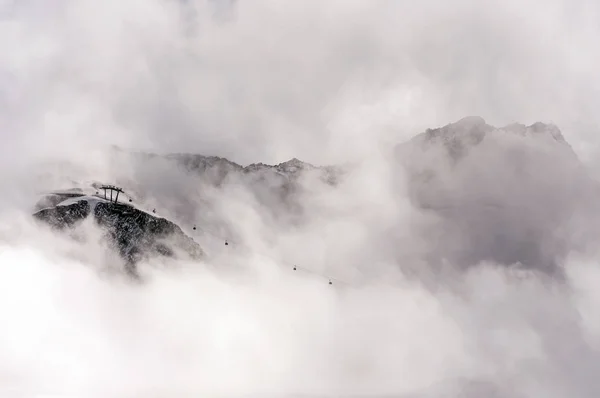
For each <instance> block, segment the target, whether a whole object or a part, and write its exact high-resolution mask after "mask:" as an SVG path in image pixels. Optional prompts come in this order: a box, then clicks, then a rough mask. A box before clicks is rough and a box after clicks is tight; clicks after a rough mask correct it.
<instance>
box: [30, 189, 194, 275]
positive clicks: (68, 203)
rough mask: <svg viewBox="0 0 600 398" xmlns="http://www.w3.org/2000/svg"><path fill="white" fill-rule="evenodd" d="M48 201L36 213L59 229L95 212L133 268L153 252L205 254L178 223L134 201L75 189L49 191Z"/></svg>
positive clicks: (181, 255) (187, 255)
mask: <svg viewBox="0 0 600 398" xmlns="http://www.w3.org/2000/svg"><path fill="white" fill-rule="evenodd" d="M59 199H62V200H59ZM47 204H49V206H47V207H44V208H42V209H39V210H37V211H36V212H35V213H34V214H33V216H34V217H35V218H36V219H38V220H40V221H43V222H45V223H47V224H49V225H50V226H51V227H53V228H56V229H58V230H66V229H70V228H75V227H77V225H78V224H79V223H81V222H82V221H83V220H85V219H86V218H88V217H89V216H93V217H94V220H95V221H96V223H97V224H98V226H99V227H101V228H102V229H103V230H104V231H105V232H106V237H107V239H108V241H109V245H110V246H111V247H113V248H114V249H115V250H117V251H118V253H119V254H120V255H121V256H122V257H123V259H124V260H125V261H126V263H127V265H128V269H129V270H130V271H131V270H133V269H134V267H135V264H137V263H138V262H139V261H141V260H143V259H147V258H150V257H153V256H165V257H171V258H190V259H194V260H197V259H200V258H202V257H203V255H204V253H203V251H202V248H201V247H200V245H198V244H197V243H196V242H195V241H194V240H193V239H192V238H190V237H189V236H187V235H186V234H185V233H184V232H183V231H182V230H181V228H180V227H179V226H177V225H176V224H175V223H173V222H171V221H169V220H166V219H164V218H160V217H156V216H154V215H152V214H149V213H147V212H145V211H142V210H140V209H137V208H136V207H134V206H132V205H131V204H127V203H121V202H114V201H112V202H111V201H108V200H104V199H103V198H101V197H99V196H85V195H83V194H79V196H77V195H76V194H75V193H52V194H49V195H47V196H46V197H44V198H43V199H42V201H41V202H40V205H47ZM38 207H40V206H39V205H38Z"/></svg>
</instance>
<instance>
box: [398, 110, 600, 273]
mask: <svg viewBox="0 0 600 398" xmlns="http://www.w3.org/2000/svg"><path fill="white" fill-rule="evenodd" d="M396 155H397V159H398V162H399V163H400V164H401V165H402V168H403V170H405V171H406V173H407V177H408V184H407V188H408V193H409V196H410V199H411V201H412V203H413V204H414V205H415V206H416V207H418V208H420V209H423V210H425V211H427V212H430V213H433V214H435V215H436V216H437V217H438V219H439V220H440V221H439V222H438V223H435V224H434V225H433V226H432V227H431V228H429V229H427V230H426V231H421V233H423V234H425V235H427V236H428V237H429V239H431V241H432V242H435V243H432V244H431V246H430V252H429V253H428V256H429V257H430V259H431V260H432V261H437V262H442V261H446V260H449V261H451V262H453V263H460V264H464V265H467V266H468V265H469V264H477V263H480V262H482V261H492V262H494V263H499V264H505V265H513V264H520V265H521V266H524V267H527V268H531V269H538V270H544V271H549V272H554V271H557V270H560V265H561V264H562V262H563V261H564V259H565V256H566V255H567V254H568V253H569V252H570V251H571V250H572V249H574V248H581V247H584V246H586V245H587V244H588V243H589V242H588V241H587V239H588V238H587V237H586V235H588V234H590V233H591V231H592V230H593V229H595V228H596V227H595V226H594V224H595V221H593V222H592V221H591V218H590V216H589V214H596V213H597V211H596V210H599V209H597V206H596V205H595V204H594V203H595V201H596V200H595V198H596V197H597V195H598V192H599V191H598V184H597V183H596V182H595V181H593V179H592V178H590V176H589V175H588V173H587V171H586V169H585V167H584V166H583V164H582V163H581V162H580V161H579V160H578V158H577V156H576V155H575V153H574V151H573V149H572V148H571V146H570V145H569V144H568V143H567V142H566V140H565V138H564V137H563V135H562V133H561V132H560V130H559V129H558V128H557V127H556V126H554V125H551V124H544V123H535V124H532V125H530V126H525V125H522V124H511V125H508V126H505V127H500V128H497V127H494V126H491V125H489V124H487V123H486V122H485V120H483V119H482V118H480V117H468V118H464V119H461V120H459V121H457V122H455V123H451V124H449V125H446V126H444V127H440V128H436V129H428V130H427V131H425V132H423V133H421V134H419V135H417V136H416V137H414V138H413V139H412V140H410V141H409V142H406V143H403V144H401V145H398V147H397V148H396ZM586 215H587V216H586ZM584 217H587V218H588V219H589V220H590V222H587V221H585V220H583V218H584ZM592 218H593V217H592ZM594 234H595V232H594ZM590 236H591V235H590Z"/></svg>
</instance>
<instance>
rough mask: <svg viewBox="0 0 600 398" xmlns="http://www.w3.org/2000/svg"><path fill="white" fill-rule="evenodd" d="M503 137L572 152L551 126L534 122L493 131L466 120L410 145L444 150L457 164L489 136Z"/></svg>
mask: <svg viewBox="0 0 600 398" xmlns="http://www.w3.org/2000/svg"><path fill="white" fill-rule="evenodd" d="M505 133H509V134H515V135H518V136H521V137H530V138H535V139H543V140H545V141H546V142H556V143H558V144H561V145H564V147H565V148H568V149H569V150H571V151H572V148H571V146H570V145H569V144H568V143H567V141H566V140H565V138H564V136H563V135H562V132H561V131H560V129H559V128H558V127H557V126H556V125H554V124H548V123H543V122H536V123H533V124H531V125H529V126H527V125H524V124H521V123H512V124H508V125H506V126H504V127H495V126H492V125H490V124H488V123H487V122H486V121H485V119H483V118H482V117H480V116H467V117H464V118H462V119H460V120H458V121H456V122H453V123H449V124H447V125H445V126H443V127H438V128H434V129H427V130H426V131H425V132H423V133H421V134H418V135H417V136H415V137H414V138H413V139H412V140H410V144H413V145H414V144H417V145H418V146H420V147H421V148H423V149H427V148H431V147H439V146H440V145H442V146H443V147H445V148H446V149H447V150H448V153H449V154H450V156H451V158H452V159H454V160H458V159H459V158H461V157H462V156H464V155H465V153H466V152H467V151H468V150H469V148H471V147H474V146H477V145H479V144H480V143H481V142H482V141H483V140H484V139H485V138H486V137H487V136H488V135H489V134H505ZM402 145H403V144H401V145H400V146H402Z"/></svg>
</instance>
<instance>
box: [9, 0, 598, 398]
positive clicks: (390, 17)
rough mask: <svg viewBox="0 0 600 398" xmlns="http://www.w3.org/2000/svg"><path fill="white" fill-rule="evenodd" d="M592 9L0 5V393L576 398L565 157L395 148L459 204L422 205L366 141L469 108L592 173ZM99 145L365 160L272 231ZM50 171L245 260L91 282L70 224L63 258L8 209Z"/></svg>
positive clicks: (39, 1)
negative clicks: (173, 220)
mask: <svg viewBox="0 0 600 398" xmlns="http://www.w3.org/2000/svg"><path fill="white" fill-rule="evenodd" d="M599 21H600V3H598V2H597V1H595V0H546V1H541V0H539V1H534V0H530V1H527V0H505V1H486V2H484V1H477V0H454V1H447V0H446V1H444V0H422V1H418V2H415V1H410V2H409V1H400V0H362V1H359V0H326V1H323V0H297V1H292V0H287V1H286V0H237V1H227V2H225V1H219V0H213V1H201V0H186V1H183V0H181V1H176V0H105V1H97V0H19V1H11V0H0V183H6V185H4V187H5V188H4V191H3V195H1V196H0V221H1V222H0V319H3V320H4V324H3V327H2V328H0V393H1V392H3V390H2V388H4V389H5V391H6V390H12V391H15V392H20V393H24V394H25V396H27V394H26V393H28V392H29V393H31V394H30V395H35V393H42V392H45V393H51V392H55V393H57V394H59V393H63V394H66V393H70V392H74V393H80V395H83V396H93V395H94V394H97V395H99V396H103V397H106V396H111V395H109V393H110V392H111V391H112V392H114V393H115V394H114V395H112V396H119V397H129V396H136V394H137V396H139V395H140V394H141V395H143V396H149V392H153V393H156V394H159V393H164V394H165V396H169V397H172V396H174V395H176V393H177V392H182V393H183V392H187V393H189V392H192V393H199V392H203V393H206V392H210V393H214V392H215V391H216V392H235V393H240V392H241V393H248V392H255V391H258V392H265V391H266V392H275V393H281V394H283V393H287V394H290V393H294V392H301V393H315V392H326V393H333V394H342V393H365V394H375V393H394V394H401V393H411V394H414V395H411V396H416V397H432V396H436V397H437V396H441V392H444V393H447V395H448V396H450V397H468V398H482V397H487V396H496V397H502V398H514V397H535V398H538V397H543V398H565V397H578V398H579V397H582V398H583V397H585V398H596V397H598V396H599V395H600V383H599V382H598V377H597V370H598V369H599V368H600V356H599V355H598V349H597V348H598V347H600V317H599V316H598V311H597V309H598V307H599V306H600V295H598V288H597V287H598V286H599V285H600V272H599V271H598V261H597V259H598V253H599V252H600V249H599V245H598V242H599V241H600V239H599V238H598V236H600V235H599V233H598V231H600V218H599V217H598V214H600V210H598V205H597V203H600V202H599V201H597V200H596V198H597V193H596V192H597V185H596V184H595V183H594V182H593V181H592V180H590V179H589V178H588V175H587V174H586V173H582V169H581V167H580V165H579V164H577V163H574V162H573V161H572V160H573V159H572V157H570V156H565V152H564V151H563V149H564V148H563V147H562V146H555V147H552V149H548V148H546V147H544V146H543V145H537V142H536V141H527V140H525V139H522V138H520V137H517V136H510V137H508V136H502V137H494V138H492V139H490V140H486V141H485V142H484V143H483V144H482V145H480V146H479V147H478V149H477V150H474V151H473V153H472V154H470V155H469V157H467V158H465V159H464V160H463V161H462V163H460V165H459V166H457V167H454V168H450V167H448V164H447V163H445V162H444V159H443V158H442V157H441V156H442V155H441V154H440V153H439V152H435V151H433V152H432V153H430V154H429V155H428V156H422V157H421V156H420V155H421V154H419V155H418V156H416V158H417V160H422V161H423V163H424V164H425V166H431V167H433V168H434V169H436V171H437V172H439V175H438V179H437V180H434V182H432V183H431V184H424V185H423V186H421V188H423V189H424V191H425V192H424V193H425V194H427V195H430V197H432V198H434V199H436V200H437V201H438V202H441V204H442V205H444V204H448V203H450V204H453V205H456V206H455V208H454V209H451V210H452V212H445V213H444V211H440V212H439V213H432V212H428V213H424V212H422V211H420V210H419V209H417V208H415V206H414V203H411V202H410V201H409V198H408V194H409V193H410V191H411V190H410V189H407V187H408V188H412V186H410V184H406V180H405V179H404V174H403V173H402V172H400V171H399V168H398V166H397V164H395V163H392V162H388V160H389V159H387V158H385V156H379V155H382V153H383V152H379V150H380V149H381V147H382V146H383V147H384V148H385V147H388V148H389V147H390V146H391V145H393V144H395V143H398V142H401V141H403V140H406V139H408V138H410V137H412V136H413V135H415V134H416V133H419V132H421V131H423V130H425V129H426V128H428V127H437V126H441V125H445V124H447V123H450V122H453V121H456V120H458V119H460V118H462V117H464V116H468V115H480V116H482V117H483V118H485V119H486V120H487V122H488V123H490V124H494V125H497V126H500V125H504V124H508V123H512V122H522V123H526V124H531V123H533V122H536V121H545V122H553V123H555V124H557V125H558V126H559V127H560V128H561V130H562V131H563V133H564V136H565V138H566V139H567V140H568V141H569V142H570V143H571V144H572V145H573V146H574V148H575V150H576V151H577V153H578V154H579V155H580V156H581V157H582V158H583V159H584V160H585V161H586V162H588V164H589V165H591V166H594V167H595V166H596V165H600V163H599V162H597V161H596V158H597V157H598V154H600V138H599V137H600V135H598V133H600V129H599V127H598V126H600V113H599V112H598V111H597V109H599V106H600V75H599V74H598V70H600V46H599V45H598V38H599V37H600V36H599V33H600V24H599ZM111 145H119V146H122V147H126V148H131V149H143V150H148V151H154V152H161V153H164V152H193V153H201V154H205V155H220V156H226V157H228V158H229V159H231V160H234V161H236V162H239V163H242V164H247V163H251V162H267V163H277V162H281V161H285V160H288V159H290V158H292V157H296V158H300V159H302V160H306V161H309V162H312V163H317V164H331V163H341V162H348V161H355V160H358V159H361V158H364V157H368V159H369V161H368V162H364V163H360V167H358V168H357V169H356V170H355V172H354V173H353V174H351V175H350V177H348V178H347V179H346V180H344V182H343V183H342V184H340V186H339V187H337V188H336V189H331V188H330V187H325V186H324V185H323V184H320V185H319V184H316V183H315V184H305V185H306V186H304V188H306V189H305V191H303V192H304V194H303V195H304V196H301V199H302V201H301V205H302V210H303V212H304V216H305V220H304V222H303V224H301V226H299V227H298V226H295V227H294V228H292V227H290V226H289V225H284V226H283V227H282V226H281V224H285V223H284V221H285V220H275V218H276V217H273V216H272V214H270V213H269V211H270V210H269V209H271V207H270V206H269V205H277V204H278V203H261V202H260V201H259V200H258V199H256V198H255V197H254V196H253V195H252V194H251V193H250V191H247V190H245V189H244V187H243V186H241V185H239V184H237V185H236V184H225V185H224V187H223V188H222V189H221V190H214V189H211V188H207V187H201V186H200V184H199V183H198V180H197V179H195V177H194V176H192V175H183V174H182V173H181V170H178V169H176V168H174V167H172V165H171V166H165V165H164V164H159V163H160V162H157V164H155V165H154V166H153V167H150V166H147V165H146V166H147V169H145V170H144V169H143V168H142V167H140V169H136V168H135V167H133V166H132V165H127V164H126V163H124V164H123V165H121V164H118V165H117V166H115V168H114V169H110V168H108V167H106V163H105V162H106V160H107V158H106V154H107V151H106V149H107V148H109V147H110V146H111ZM372 155H375V156H372ZM47 158H52V159H53V160H55V161H56V160H59V161H62V162H65V163H73V164H79V165H81V168H82V169H85V170H84V171H85V173H84V174H86V176H89V177H93V178H94V179H100V180H103V179H106V180H107V181H111V182H112V181H113V180H114V179H115V178H116V176H120V175H122V174H124V175H127V176H128V177H130V178H131V180H132V181H135V182H136V183H140V184H142V183H143V184H146V187H147V189H148V190H149V191H151V192H155V196H156V197H154V198H152V197H150V198H149V199H148V200H157V201H158V199H159V196H161V195H163V196H166V195H167V194H170V195H171V196H172V197H171V198H165V200H164V201H163V202H160V201H158V203H159V204H164V205H163V206H162V207H160V206H157V207H159V213H162V214H169V211H171V210H173V209H171V208H170V207H169V206H167V204H175V205H182V203H183V204H184V205H186V206H188V207H186V209H185V210H186V211H185V212H184V214H186V218H185V219H183V220H177V221H178V222H180V224H181V226H182V228H183V229H184V230H185V231H187V232H189V233H192V232H190V229H189V228H190V224H192V222H193V221H195V220H206V219H210V220H213V219H215V220H217V221H219V222H221V223H225V224H229V225H230V226H232V227H233V228H235V229H236V232H237V233H238V235H239V236H240V239H242V240H244V241H245V242H246V243H248V245H249V246H250V251H249V252H244V251H236V250H234V249H232V248H233V247H234V245H230V246H227V247H226V246H224V245H223V242H222V241H221V240H218V241H217V242H216V243H215V242H212V243H211V242H210V241H207V240H205V239H204V238H202V236H200V235H199V234H198V235H195V237H196V238H198V240H199V242H200V244H201V245H202V246H203V248H205V249H206V250H207V251H209V252H210V254H211V256H209V258H208V259H207V260H206V261H205V262H203V263H202V264H197V263H194V264H177V265H182V267H183V269H182V270H181V269H179V268H176V267H175V268H174V269H175V271H173V270H172V269H171V268H168V269H167V270H158V271H155V272H154V273H152V272H150V278H149V281H148V283H147V284H144V285H140V286H130V285H128V284H126V283H123V282H122V281H120V280H118V279H110V278H108V277H107V278H100V277H98V274H99V269H102V270H104V268H101V265H103V264H104V263H103V261H105V257H104V256H105V254H106V251H105V247H104V246H103V245H102V241H101V240H100V238H99V236H100V235H99V232H98V231H97V230H95V229H94V228H93V227H92V224H91V223H90V224H89V225H87V226H86V227H85V228H84V229H83V231H84V232H85V233H83V232H82V235H78V236H79V238H81V239H82V240H84V243H83V244H82V243H81V242H78V241H73V240H69V239H63V238H61V236H60V235H58V234H55V233H52V232H49V231H46V230H45V229H43V228H40V227H37V226H33V225H32V224H31V223H30V218H29V214H28V213H23V214H21V213H19V212H17V211H14V209H15V208H25V207H26V206H27V203H28V201H29V200H30V199H31V198H29V197H28V196H27V195H26V194H25V193H24V191H25V189H23V192H18V193H17V192H16V189H17V188H19V189H20V188H24V187H25V186H26V185H28V184H27V182H28V181H30V179H31V175H32V172H31V169H30V168H29V166H31V164H33V163H35V162H40V161H43V160H46V159H47ZM148 164H149V163H148ZM417 166H419V163H417ZM118 168H120V169H121V170H117V172H115V173H114V174H111V173H112V172H114V171H115V169H118ZM64 170H68V168H65V169H64ZM449 170H451V171H449ZM44 171H46V172H48V175H47V176H46V178H47V179H48V181H50V182H52V181H54V180H52V179H53V178H61V177H65V178H66V177H68V176H69V175H68V174H69V173H68V172H67V171H65V172H64V173H62V172H61V171H60V169H52V168H45V169H44ZM119 172H122V173H121V174H119ZM63 174H64V175H63ZM436 184H437V185H436ZM15 187H17V188H15ZM61 187H62V185H61ZM30 188H31V187H30ZM417 188H418V187H417ZM9 190H12V191H15V194H14V195H9V194H8V191H9ZM200 190H203V191H202V194H205V195H204V196H201V195H199V191H200ZM159 193H160V195H159ZM151 195H152V194H151ZM151 195H150V196H151ZM9 196H10V199H7V197H9ZM266 196H267V198H272V197H276V196H277V195H275V194H274V195H272V196H269V195H266ZM205 199H206V200H207V201H208V200H212V202H211V203H212V204H213V205H214V206H213V207H209V206H207V205H206V202H204V201H203V200H205ZM481 199H485V200H488V201H489V202H492V203H493V204H494V205H495V207H494V208H491V209H490V208H487V207H485V206H480V204H481V203H477V200H479V201H481ZM9 200H10V201H12V202H11V203H12V204H15V206H14V207H11V206H7V203H8V202H9ZM267 202H268V201H267ZM173 207H175V206H173ZM498 209H500V210H498ZM174 213H175V211H173V214H174ZM269 217H271V218H269ZM282 218H285V217H282ZM88 227H89V228H88ZM86 228H88V229H89V230H88V229H86ZM84 238H85V239H84ZM261 250H266V251H268V254H270V257H269V256H267V257H265V256H262V255H261V254H260V251H261ZM432 259H433V260H432ZM482 259H487V261H483V263H480V262H479V261H480V260H482ZM522 259H530V260H531V264H533V268H536V267H537V268H538V271H541V272H540V274H542V276H531V275H530V276H529V277H527V275H523V274H521V273H517V275H515V274H514V273H513V268H512V267H511V266H512V265H514V264H512V262H513V261H515V260H522ZM109 260H110V257H109ZM430 260H431V261H430ZM447 260H449V261H450V263H452V264H450V265H452V266H456V267H454V268H452V267H450V266H448V269H446V268H445V266H446V265H448V264H449V263H448V261H447ZM490 261H492V262H491V263H490ZM291 262H294V263H297V264H301V265H303V266H305V267H306V268H310V269H313V270H315V271H317V272H319V271H322V273H323V275H325V277H321V276H319V275H316V276H315V275H314V274H303V273H299V272H298V273H295V272H294V271H292V270H290V267H289V266H288V265H289V264H290V263H291ZM109 263H110V264H112V265H114V264H118V263H117V262H116V261H113V262H110V261H109ZM99 264H100V265H99ZM430 264H434V265H437V266H438V267H437V268H436V267H428V266H429V265H430ZM549 265H551V266H553V267H554V266H557V265H559V266H562V265H566V266H565V268H564V270H565V271H564V273H563V274H562V277H563V278H562V279H561V278H555V279H553V278H554V275H553V274H551V273H548V272H547V270H548V266H549ZM223 270H225V271H223ZM227 270H236V271H240V272H239V274H238V273H236V272H230V274H227V273H226V271H227ZM411 270H412V271H415V272H414V273H415V274H416V277H415V275H412V274H411V273H410V271H411ZM241 271H245V272H241ZM404 271H407V272H404ZM223 273H225V275H224V274H223ZM328 274H331V275H338V276H340V278H341V277H342V276H344V277H348V278H350V277H353V280H354V281H358V282H361V283H362V282H365V281H367V282H368V283H367V282H365V283H366V284H367V285H366V286H365V285H363V284H361V283H357V284H356V285H352V286H351V288H344V287H340V286H338V284H337V283H336V284H335V285H333V286H330V285H328V284H327V275H328ZM407 275H408V276H407ZM411 276H412V278H411ZM431 280H434V281H435V282H436V283H431V282H432V281H431ZM428 283H431V284H428ZM473 382H477V383H476V384H477V385H480V386H481V385H483V386H484V390H483V392H482V391H481V390H480V391H479V392H478V391H476V390H470V392H463V393H460V392H458V391H455V390H453V389H452V388H454V387H456V386H462V387H465V385H468V386H470V385H471V384H472V383H473ZM440 385H442V387H440ZM448 385H450V386H451V387H452V386H453V387H452V388H451V387H448ZM469 388H470V387H469ZM53 389H54V390H53ZM486 389H487V390H486ZM51 390H53V391H51ZM107 390H109V391H107ZM494 393H495V394H496V395H492V394H494ZM0 395H1V394H0Z"/></svg>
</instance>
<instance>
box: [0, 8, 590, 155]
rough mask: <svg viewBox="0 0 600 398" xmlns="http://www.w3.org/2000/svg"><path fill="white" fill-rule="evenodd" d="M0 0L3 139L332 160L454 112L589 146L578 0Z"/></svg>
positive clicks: (586, 68) (585, 22)
mask: <svg viewBox="0 0 600 398" xmlns="http://www.w3.org/2000/svg"><path fill="white" fill-rule="evenodd" d="M0 4H1V8H0V18H2V24H1V25H0V32H1V34H0V47H1V48H2V53H1V55H0V79H1V81H2V85H3V90H2V91H1V93H0V102H1V103H2V107H0V113H1V116H2V117H1V118H0V119H1V120H2V122H1V123H2V124H1V128H2V137H3V139H4V142H5V143H6V142H10V143H11V145H4V148H5V149H3V152H4V151H6V150H7V149H6V148H8V147H12V146H13V145H16V144H19V143H20V144H21V145H23V146H25V147H26V148H27V150H29V151H34V150H36V151H40V152H43V153H47V152H48V151H55V152H56V151H59V149H58V148H57V147H58V146H59V145H58V143H59V142H62V141H61V140H68V141H69V143H70V145H69V146H70V147H71V148H76V149H77V150H81V149H82V148H89V147H90V146H94V147H97V148H99V147H101V146H104V145H110V144H118V145H123V146H127V147H135V148H143V149H148V150H155V151H161V152H171V151H186V152H198V153H203V154H210V155H212V154H214V155H222V156H227V157H230V158H233V160H236V161H238V162H241V163H249V162H254V161H265V162H279V161H284V160H287V159H289V158H292V157H298V158H302V159H306V160H307V161H311V162H316V163H333V162H339V161H346V160H348V159H352V158H356V157H359V156H363V155H364V154H365V153H368V151H370V150H371V149H373V148H374V147H375V146H376V145H379V144H380V143H388V142H399V141H402V140H403V139H406V138H407V137H410V136H412V135H414V134H416V133H418V132H420V131H422V130H424V129H425V128H427V127H436V126H439V125H444V124H446V123H449V122H451V121H455V120H457V119H459V118H461V117H463V116H468V115H480V116H482V117H484V118H485V119H486V120H487V121H488V122H489V123H491V124H497V125H502V124H506V123H511V122H515V121H518V122H523V123H532V122H535V121H551V122H554V123H556V124H558V125H559V127H560V128H561V129H562V130H563V132H564V134H565V136H566V138H567V139H568V140H569V141H570V142H571V143H572V144H573V145H574V147H575V148H576V149H577V151H578V152H579V153H580V155H581V156H583V157H584V158H586V159H587V158H590V157H591V156H592V155H593V154H594V153H595V152H596V148H597V147H598V138H596V137H598V132H599V130H598V125H599V123H600V116H599V114H598V112H596V109H597V107H598V105H600V77H599V75H598V73H597V70H598V65H599V57H600V47H599V46H598V45H597V38H598V33H599V30H600V25H599V24H598V20H599V19H600V14H599V9H600V4H598V2H596V1H593V0H568V1H567V0H549V1H543V2H542V1H534V0H525V1H521V0H507V1H502V2H500V1H488V2H481V1H475V0H455V1H439V0H424V1H421V2H418V3H415V2H408V1H390V0H374V1H358V0H344V1H341V0H331V1H327V2H322V1H316V0H307V1H295V2H285V4H283V3H282V2H280V1H276V0H256V1H237V2H221V1H209V2H205V1H175V0H172V1H169V0H129V1H103V2H98V1H95V0H77V1H74V0H52V1H41V0H22V1H18V2H14V1H8V0H5V1H3V2H2V3H0ZM34 148H35V149H34ZM20 150H21V151H23V150H24V149H23V147H20ZM60 150H65V148H62V149H60Z"/></svg>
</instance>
